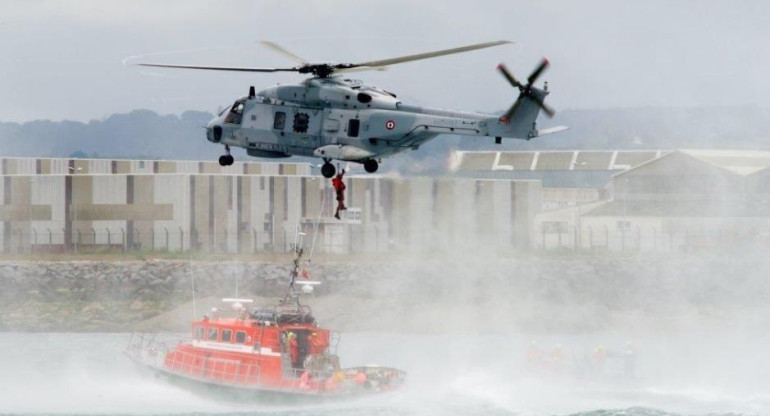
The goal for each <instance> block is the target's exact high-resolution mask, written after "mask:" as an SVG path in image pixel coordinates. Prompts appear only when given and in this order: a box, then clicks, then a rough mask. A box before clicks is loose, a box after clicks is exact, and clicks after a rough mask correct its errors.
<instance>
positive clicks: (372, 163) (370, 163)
mask: <svg viewBox="0 0 770 416" xmlns="http://www.w3.org/2000/svg"><path fill="white" fill-rule="evenodd" d="M379 167H380V164H379V163H377V161H376V160H374V159H369V160H367V161H365V162H364V170H365V171H367V172H369V173H374V172H377V168H379Z"/></svg>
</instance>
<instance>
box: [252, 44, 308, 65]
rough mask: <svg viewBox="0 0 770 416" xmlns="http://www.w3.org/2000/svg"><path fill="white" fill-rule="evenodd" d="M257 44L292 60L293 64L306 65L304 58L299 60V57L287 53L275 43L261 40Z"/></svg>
mask: <svg viewBox="0 0 770 416" xmlns="http://www.w3.org/2000/svg"><path fill="white" fill-rule="evenodd" d="M259 43H260V44H262V46H266V47H268V48H270V49H272V50H273V51H274V52H278V53H279V54H281V55H283V56H285V57H287V58H289V59H290V60H292V61H294V62H296V63H298V64H302V65H306V64H307V60H305V59H304V58H301V57H299V56H297V55H295V54H293V53H291V52H289V51H288V50H286V48H284V47H283V46H280V45H278V44H276V43H273V42H270V41H267V40H261V41H259Z"/></svg>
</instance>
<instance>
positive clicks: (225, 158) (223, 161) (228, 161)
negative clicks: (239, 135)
mask: <svg viewBox="0 0 770 416" xmlns="http://www.w3.org/2000/svg"><path fill="white" fill-rule="evenodd" d="M233 163H235V158H234V157H232V156H230V155H222V156H219V166H230V165H232V164H233Z"/></svg>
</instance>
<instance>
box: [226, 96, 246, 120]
mask: <svg viewBox="0 0 770 416" xmlns="http://www.w3.org/2000/svg"><path fill="white" fill-rule="evenodd" d="M243 107H244V102H243V101H236V102H235V104H233V107H232V108H231V109H230V112H229V113H227V117H225V123H232V124H241V119H243Z"/></svg>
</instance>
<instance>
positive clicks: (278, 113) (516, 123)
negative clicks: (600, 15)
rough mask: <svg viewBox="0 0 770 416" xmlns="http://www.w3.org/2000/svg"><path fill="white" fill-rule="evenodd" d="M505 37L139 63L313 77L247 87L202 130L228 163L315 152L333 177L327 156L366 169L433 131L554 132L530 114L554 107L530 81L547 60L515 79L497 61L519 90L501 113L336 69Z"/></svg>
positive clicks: (372, 66)
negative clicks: (257, 61) (286, 62)
mask: <svg viewBox="0 0 770 416" xmlns="http://www.w3.org/2000/svg"><path fill="white" fill-rule="evenodd" d="M506 43H510V42H508V41H497V42H489V43H482V44H475V45H469V46H464V47H460V48H453V49H446V50H441V51H435V52H428V53H423V54H416V55H409V56H404V57H399V58H392V59H386V60H380V61H371V62H365V63H359V64H327V63H322V64H311V63H308V62H306V61H305V60H303V59H302V58H299V57H298V56H296V55H294V54H293V53H291V52H288V51H286V50H285V49H283V48H282V47H280V46H278V45H276V44H274V43H271V42H263V44H264V45H266V46H268V47H270V48H272V49H274V50H276V51H278V52H280V53H282V54H284V55H285V56H287V57H288V58H289V59H292V60H294V61H297V62H298V63H300V66H297V67H293V68H239V67H212V66H191V65H166V64H139V65H143V66H154V67H162V68H189V69H206V70H223V71H242V72H279V71H293V72H299V73H308V74H312V75H313V77H312V78H309V79H306V80H304V81H303V82H301V83H299V84H297V85H278V86H273V87H270V88H267V89H265V90H262V91H260V92H256V90H255V89H254V87H250V88H249V94H248V95H247V96H245V97H242V98H240V99H238V100H236V101H235V103H233V105H231V106H229V107H227V108H226V109H225V110H223V111H222V112H221V113H220V114H219V115H218V116H217V117H215V118H214V119H213V120H211V121H210V122H209V123H208V125H207V126H206V136H207V138H208V140H209V141H210V142H212V143H218V144H222V145H224V146H225V152H226V154H225V155H223V156H221V157H220V158H219V163H220V164H221V165H223V166H226V165H230V164H232V163H233V161H234V160H233V157H232V156H231V155H230V148H231V147H232V146H235V147H241V148H244V149H246V152H247V154H248V155H250V156H254V157H263V158H285V157H290V156H293V155H297V156H310V157H318V158H321V159H322V160H323V161H324V164H323V166H322V169H321V172H322V174H323V175H324V176H325V177H332V176H334V174H335V171H336V169H335V168H334V165H333V164H331V163H330V162H331V161H332V160H342V161H349V162H358V163H362V164H363V165H364V169H365V170H366V171H367V172H370V173H372V172H376V171H377V169H378V167H379V163H380V161H381V160H382V159H383V158H385V157H388V156H392V155H394V154H396V153H399V152H402V151H404V150H408V149H415V148H417V147H419V146H420V145H421V144H423V143H425V142H427V141H428V140H431V139H433V138H435V137H436V136H438V135H440V134H456V135H462V136H483V137H494V138H495V142H496V143H500V142H501V140H502V139H503V138H514V139H526V140H529V139H532V138H534V137H538V136H542V135H544V134H550V133H555V132H558V131H562V130H564V129H566V127H555V128H551V129H547V130H538V128H537V117H538V115H539V114H540V111H541V110H543V111H544V112H545V113H546V114H547V115H548V116H553V114H554V112H553V110H552V109H550V108H549V107H548V106H546V105H545V103H544V100H545V97H546V96H547V95H548V93H549V92H548V88H547V85H546V86H544V87H543V88H542V89H540V88H536V87H535V86H534V83H535V81H537V79H538V78H539V77H540V75H541V74H542V73H543V71H544V70H545V69H546V68H547V67H548V61H547V60H543V61H542V62H541V63H540V65H538V67H537V68H536V69H535V70H534V71H533V72H532V74H531V75H530V76H529V77H528V78H527V83H526V84H522V83H520V82H519V81H518V80H517V79H516V78H515V77H514V76H513V75H512V74H511V73H510V72H509V71H508V70H507V69H506V68H505V66H503V65H502V64H500V65H499V66H498V70H499V71H500V72H501V73H502V74H503V76H504V77H505V78H506V79H507V80H508V82H509V83H510V84H511V85H513V86H514V87H516V88H518V89H519V96H518V98H517V99H516V101H515V102H514V104H513V105H512V106H511V108H510V109H509V110H508V111H507V112H506V113H505V114H504V115H503V116H502V117H493V116H489V115H485V114H476V113H465V112H456V111H446V110H437V109H432V108H425V107H418V106H414V105H409V104H406V103H403V102H402V101H401V100H399V99H398V97H397V96H396V95H395V94H393V93H391V92H388V91H386V90H383V89H380V88H377V87H374V86H370V85H365V84H363V83H362V82H361V81H357V80H352V79H347V78H345V77H344V76H341V75H338V74H344V73H345V72H353V71H360V70H378V69H382V68H384V67H386V66H388V65H393V64H398V63H404V62H410V61H416V60H421V59H428V58H433V57H437V56H443V55H449V54H454V53H461V52H468V51H472V50H476V49H482V48H488V47H492V46H498V45H503V44H506Z"/></svg>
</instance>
